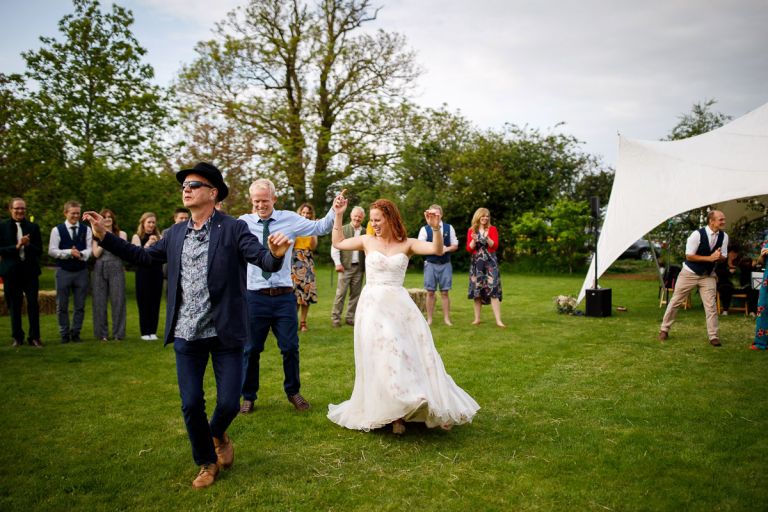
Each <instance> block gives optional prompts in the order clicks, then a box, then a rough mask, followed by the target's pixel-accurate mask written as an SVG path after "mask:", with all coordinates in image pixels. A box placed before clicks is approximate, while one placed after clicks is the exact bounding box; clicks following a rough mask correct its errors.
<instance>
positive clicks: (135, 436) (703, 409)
mask: <svg viewBox="0 0 768 512" xmlns="http://www.w3.org/2000/svg"><path fill="white" fill-rule="evenodd" d="M330 276H331V270H330V269H329V268H322V269H320V270H319V273H318V279H319V293H320V303H319V304H317V305H315V306H312V308H311V309H310V318H309V327H310V331H309V332H307V333H303V334H302V335H301V347H302V348H301V367H302V384H303V385H302V394H303V395H304V396H305V397H306V398H307V399H308V400H309V401H310V402H311V403H312V406H313V407H312V409H311V410H310V411H309V412H308V413H297V412H296V411H294V409H293V407H292V406H291V405H290V404H289V403H288V401H287V400H286V399H285V395H284V394H283V391H282V365H281V359H280V353H279V351H278V350H277V347H276V345H275V343H274V342H273V341H271V342H268V345H267V350H266V351H265V353H264V354H263V356H262V386H261V391H260V395H259V400H258V402H257V403H256V411H255V413H254V414H252V415H250V416H247V417H243V416H241V417H238V418H237V419H236V420H235V422H234V423H233V425H232V427H231V428H230V431H229V432H230V435H231V436H232V439H233V440H234V443H235V453H236V457H235V465H234V467H233V468H232V469H231V470H228V471H226V472H224V473H223V476H222V477H221V478H220V480H219V481H218V482H217V483H216V485H214V486H213V487H212V488H210V489H207V490H203V491H196V490H194V489H192V487H191V485H190V483H191V481H192V478H193V477H194V475H195V474H196V470H197V468H196V467H195V466H194V463H193V461H192V458H191V453H190V448H189V442H188V440H187V436H186V431H185V429H184V425H183V422H182V418H181V413H180V402H179V398H178V390H177V387H176V376H175V365H174V354H173V350H172V348H171V347H166V348H165V349H164V348H162V345H161V343H160V342H145V341H141V340H140V339H139V332H138V317H137V312H136V305H135V302H134V298H133V295H132V286H133V276H129V278H128V282H129V288H130V290H129V294H130V297H129V303H128V312H129V315H128V340H126V341H123V342H108V343H101V342H96V341H94V339H93V336H92V330H91V324H92V321H91V312H90V298H89V304H88V309H87V311H86V322H85V328H84V331H83V335H84V338H85V339H86V341H85V343H82V344H69V345H60V344H59V343H58V341H57V339H58V336H57V334H56V333H57V329H56V318H55V315H46V316H43V317H42V326H43V342H44V343H46V347H45V348H44V349H43V350H36V349H34V348H32V347H29V346H24V347H22V348H19V349H12V348H11V347H10V344H11V340H10V325H9V320H8V317H2V318H0V335H2V340H3V341H2V344H3V346H2V347H1V348H0V375H2V383H1V384H0V389H2V396H3V400H2V404H1V405H0V434H2V440H3V457H2V464H0V510H3V511H6V510H7V511H11V510H14V511H15V510H19V511H27V510H87V511H99V510H185V511H186V510H225V511H230V510H235V511H237V510H280V511H282V510H292V511H315V510H336V511H341V510H360V511H371V510H377V511H378V510H392V511H395V510H397V511H408V510H429V511H432V510H441V511H443V510H456V511H466V510H483V511H484V510H701V511H711V510H749V511H752V510H766V509H767V508H768V483H767V481H766V475H767V474H768V436H767V435H766V432H767V431H768V394H766V392H765V389H764V384H765V381H766V377H768V358H767V357H766V354H764V353H756V352H752V351H749V350H747V347H748V346H749V344H750V342H751V340H752V337H753V336H754V320H753V319H749V318H744V317H740V316H728V317H722V318H721V323H720V334H721V340H722V342H723V347H722V348H719V349H716V348H712V347H710V346H709V344H708V343H707V336H706V329H705V323H704V312H703V310H702V308H701V303H700V300H699V299H698V296H696V297H695V298H694V308H693V309H692V310H690V311H681V312H680V315H679V316H678V323H677V324H675V326H674V327H673V329H672V331H671V336H670V340H669V341H668V342H666V343H665V344H661V343H659V342H658V341H656V334H657V332H658V327H659V322H660V319H661V316H662V313H663V311H662V310H661V309H659V308H658V299H657V298H656V297H657V295H656V293H657V287H658V282H657V281H654V280H653V279H652V277H651V278H650V279H640V280H638V279H631V278H628V277H631V276H628V275H623V274H618V273H617V274H613V277H612V278H611V277H609V278H606V279H603V280H601V284H602V285H603V286H609V287H611V288H612V289H613V306H614V310H615V307H616V306H618V305H622V306H625V307H627V309H628V311H627V312H623V313H617V312H615V311H614V315H613V316H612V317H610V318H602V319H600V318H586V317H577V316H564V315H558V314H556V313H555V312H554V307H553V303H552V298H553V297H554V296H556V295H558V294H571V295H573V294H575V293H576V292H577V291H578V288H579V286H580V285H581V281H582V279H583V275H575V276H572V277H569V276H541V275H537V276H529V275H516V274H509V273H506V274H503V276H502V281H503V287H504V301H503V303H502V316H503V319H504V321H505V322H506V324H507V326H508V327H507V329H503V330H502V329H498V328H497V327H496V326H495V325H494V323H493V320H492V314H491V311H490V308H489V307H487V308H484V310H483V323H482V324H481V325H480V326H477V327H474V326H471V325H470V322H471V320H472V312H471V302H470V301H468V300H466V298H465V294H466V284H467V275H466V274H462V273H458V274H456V275H455V276H454V283H455V289H454V290H453V291H452V293H451V298H452V301H453V320H454V323H455V325H454V327H451V328H449V327H447V326H444V325H442V323H441V322H436V323H435V325H434V326H433V334H434V337H435V342H436V344H437V346H438V349H439V351H440V353H441V354H442V357H443V360H444V362H445V366H446V368H447V369H448V372H449V373H450V374H451V375H452V376H453V378H454V380H455V381H456V382H457V383H458V384H459V385H460V386H462V387H463V388H464V389H466V390H467V391H468V392H469V393H470V394H471V395H472V396H473V397H474V398H475V399H476V400H477V401H478V402H479V403H480V405H481V407H482V409H481V410H480V412H479V413H478V415H477V417H476V418H475V421H474V423H472V424H470V425H465V426H462V427H457V428H454V429H453V430H452V431H450V432H444V431H441V430H439V429H437V430H428V429H425V428H419V426H409V427H408V431H407V432H406V434H405V435H404V436H403V437H395V436H393V435H392V434H391V433H390V432H389V431H388V430H381V431H376V432H372V433H361V432H355V431H349V430H345V429H342V428H340V427H338V426H336V425H335V424H333V423H331V422H330V421H328V420H327V419H326V417H325V414H326V411H327V404H328V403H339V402H340V401H343V400H346V399H347V398H348V397H349V395H350V392H351V390H352V385H353V379H354V361H353V352H352V329H351V328H350V327H346V326H345V327H343V328H342V329H332V328H331V326H330V307H331V302H332V299H333V289H332V288H331V285H330ZM406 284H407V286H410V287H420V286H421V275H420V273H418V272H412V273H409V275H408V279H407V283H406ZM42 287H43V288H52V287H53V281H52V274H51V273H50V271H46V273H45V275H44V276H43V285H42ZM163 307H164V306H163ZM438 311H439V303H438ZM436 317H437V318H438V319H439V318H441V317H440V315H439V313H438V315H436ZM163 321H164V320H163V319H162V318H161V324H162V322H163ZM206 379H207V386H206V389H207V390H208V397H209V404H208V410H209V412H210V411H211V410H212V407H213V402H214V401H215V394H214V393H213V389H214V385H213V376H212V371H209V372H208V375H207V376H206Z"/></svg>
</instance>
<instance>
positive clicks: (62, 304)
mask: <svg viewBox="0 0 768 512" xmlns="http://www.w3.org/2000/svg"><path fill="white" fill-rule="evenodd" d="M70 291H71V292H72V296H73V298H74V303H75V310H74V312H73V313H72V324H71V325H70V323H69V293H70ZM87 296H88V269H87V268H84V269H83V270H76V271H74V272H70V271H69V270H64V269H61V268H59V269H56V314H57V315H58V319H59V334H60V335H61V338H62V339H64V340H66V339H68V338H69V337H70V336H80V329H82V328H83V318H85V298H86V297H87Z"/></svg>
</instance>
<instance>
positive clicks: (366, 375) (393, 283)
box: [328, 196, 480, 434]
mask: <svg viewBox="0 0 768 512" xmlns="http://www.w3.org/2000/svg"><path fill="white" fill-rule="evenodd" d="M346 206H347V200H346V199H345V198H344V197H343V196H339V197H337V198H336V206H335V208H336V219H335V221H334V225H333V246H334V247H335V248H336V249H339V250H342V251H365V254H366V258H365V273H366V276H367V277H366V280H367V282H366V284H365V286H364V287H363V291H362V292H361V294H360V300H359V302H358V307H357V313H356V314H355V331H354V339H355V385H354V389H353V390H352V396H351V397H350V399H349V400H347V401H346V402H343V403H341V404H338V405H334V404H330V405H329V406H328V419H330V420H331V421H333V422H334V423H336V424H338V425H341V426H342V427H345V428H349V429H355V430H364V431H369V430H372V429H376V428H380V427H383V426H385V425H392V432H393V433H395V434H403V433H404V432H405V423H404V422H406V421H413V422H422V423H425V424H426V426H427V427H442V428H445V429H448V428H451V427H452V426H453V425H460V424H463V423H468V422H470V421H472V418H473V417H474V415H475V413H477V410H478V409H479V408H480V406H479V405H478V404H477V402H475V400H474V399H473V398H472V397H471V396H469V394H467V392H466V391H464V390H463V389H461V388H460V387H459V386H457V385H456V383H455V382H454V381H453V379H452V378H451V376H450V375H448V373H447V372H446V371H445V366H444V365H443V361H442V359H441V358H440V354H438V352H437V349H436V348H435V343H434V341H433V340H432V333H431V332H430V330H429V325H427V321H426V320H425V319H424V316H423V315H422V314H421V311H420V310H419V308H418V306H416V304H415V303H414V302H413V300H411V297H410V296H409V295H408V291H407V290H406V289H405V288H404V287H403V280H404V279H405V271H406V269H407V268H408V259H409V257H410V256H411V255H414V254H419V255H429V254H437V255H441V254H443V251H444V248H443V237H441V236H436V237H433V238H434V240H433V241H432V242H425V241H422V240H418V239H415V238H408V235H407V232H406V230H405V226H404V225H403V220H402V217H401V216H400V212H399V211H398V209H397V206H396V205H395V204H394V203H393V202H392V201H388V200H386V199H379V200H377V201H375V202H374V203H373V204H371V210H370V219H371V225H372V226H373V230H374V234H373V235H368V234H364V235H360V236H356V237H352V238H346V239H345V238H344V234H343V232H342V219H343V216H344V210H345V209H346ZM424 218H425V219H426V221H427V223H428V224H429V225H430V226H431V227H432V228H433V229H438V227H439V226H440V212H439V211H437V210H427V211H426V212H424Z"/></svg>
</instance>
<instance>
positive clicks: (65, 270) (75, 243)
mask: <svg viewBox="0 0 768 512" xmlns="http://www.w3.org/2000/svg"><path fill="white" fill-rule="evenodd" d="M80 209H81V206H80V203H78V202H77V201H69V202H67V203H66V204H65V205H64V217H65V218H66V220H65V221H64V222H62V223H61V224H59V225H58V226H56V227H54V228H53V229H52V230H51V238H50V240H49V242H48V255H49V256H50V257H51V258H53V259H55V260H56V265H57V266H58V267H59V268H57V269H56V314H57V315H58V320H59V334H60V335H61V342H62V343H69V342H70V341H72V342H79V341H82V340H81V339H80V330H81V329H82V327H83V318H85V299H86V297H87V296H88V258H90V257H91V251H92V240H93V239H92V235H91V229H90V228H89V227H88V226H86V225H85V224H83V223H82V222H80V211H81V210H80ZM70 293H72V296H73V299H74V303H75V309H74V311H73V312H72V323H70V322H69V294H70Z"/></svg>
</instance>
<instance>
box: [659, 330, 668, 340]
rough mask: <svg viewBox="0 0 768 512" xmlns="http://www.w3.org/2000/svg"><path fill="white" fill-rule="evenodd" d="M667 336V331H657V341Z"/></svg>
mask: <svg viewBox="0 0 768 512" xmlns="http://www.w3.org/2000/svg"><path fill="white" fill-rule="evenodd" d="M667 338H669V334H667V331H659V341H665V340H666V339H667Z"/></svg>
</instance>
